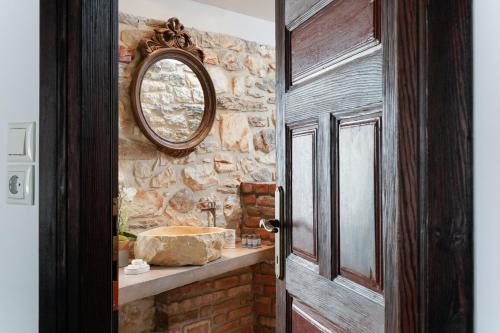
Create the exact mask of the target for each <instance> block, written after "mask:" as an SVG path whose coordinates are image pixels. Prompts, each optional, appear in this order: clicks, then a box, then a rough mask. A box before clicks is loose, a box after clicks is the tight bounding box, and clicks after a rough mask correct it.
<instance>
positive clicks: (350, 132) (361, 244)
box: [336, 116, 382, 291]
mask: <svg viewBox="0 0 500 333" xmlns="http://www.w3.org/2000/svg"><path fill="white" fill-rule="evenodd" d="M336 130H337V140H338V142H337V155H336V159H337V163H336V165H337V168H336V169H337V195H336V197H337V207H338V210H337V223H338V225H337V229H336V230H337V236H338V249H337V251H338V262H339V271H340V274H341V275H342V276H344V277H345V278H347V279H349V280H352V281H354V282H356V283H358V284H361V285H362V286H364V287H367V288H370V289H373V290H377V291H380V290H381V289H382V251H381V250H382V244H381V242H382V240H381V221H380V195H379V177H380V175H379V161H380V144H379V143H380V118H379V117H378V116H370V117H368V118H366V117H363V118H361V119H359V118H356V117H353V118H348V119H344V120H340V121H338V122H337V128H336Z"/></svg>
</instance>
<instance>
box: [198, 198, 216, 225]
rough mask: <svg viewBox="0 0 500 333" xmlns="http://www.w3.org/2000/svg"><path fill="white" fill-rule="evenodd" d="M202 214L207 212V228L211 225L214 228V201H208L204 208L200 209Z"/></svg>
mask: <svg viewBox="0 0 500 333" xmlns="http://www.w3.org/2000/svg"><path fill="white" fill-rule="evenodd" d="M201 211H202V212H207V215H208V226H209V227H210V224H213V226H214V227H216V225H215V202H214V201H209V202H207V203H206V206H204V207H203V208H201Z"/></svg>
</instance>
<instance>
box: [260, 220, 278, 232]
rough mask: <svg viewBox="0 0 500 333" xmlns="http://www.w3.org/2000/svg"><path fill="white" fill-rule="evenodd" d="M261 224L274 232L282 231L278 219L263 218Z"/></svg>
mask: <svg viewBox="0 0 500 333" xmlns="http://www.w3.org/2000/svg"><path fill="white" fill-rule="evenodd" d="M259 226H260V227H261V228H263V229H264V230H266V231H267V232H272V233H273V234H275V233H278V232H279V231H280V229H279V228H280V221H278V220H269V221H267V220H266V219H261V220H260V223H259Z"/></svg>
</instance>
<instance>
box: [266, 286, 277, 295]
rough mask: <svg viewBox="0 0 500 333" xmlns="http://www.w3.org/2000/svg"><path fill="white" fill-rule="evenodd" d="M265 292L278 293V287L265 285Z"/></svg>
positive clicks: (268, 293) (269, 293)
mask: <svg viewBox="0 0 500 333" xmlns="http://www.w3.org/2000/svg"><path fill="white" fill-rule="evenodd" d="M264 293H265V294H266V295H276V287H275V286H264Z"/></svg>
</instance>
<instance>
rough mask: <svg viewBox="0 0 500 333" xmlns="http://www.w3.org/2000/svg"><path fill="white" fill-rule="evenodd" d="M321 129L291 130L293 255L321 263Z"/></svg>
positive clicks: (304, 127)
mask: <svg viewBox="0 0 500 333" xmlns="http://www.w3.org/2000/svg"><path fill="white" fill-rule="evenodd" d="M317 130H318V128H317V125H315V124H314V125H306V126H301V127H295V128H290V129H289V133H290V136H291V139H290V142H291V152H290V155H291V156H290V159H291V166H292V169H291V174H292V178H291V179H292V181H291V185H292V186H291V192H290V193H291V194H292V196H291V198H292V200H291V209H292V212H291V216H292V219H291V222H292V226H291V228H292V234H291V236H292V237H291V243H292V251H291V252H292V253H293V254H295V255H298V256H300V257H302V258H304V259H306V260H309V261H311V262H313V263H317V262H318V249H317V238H318V236H317V235H318V234H317V205H316V201H317V194H316V188H317V184H316V156H317V151H316V147H317V144H316V135H317V134H316V133H317ZM293 193H295V195H293Z"/></svg>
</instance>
